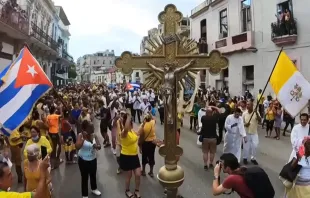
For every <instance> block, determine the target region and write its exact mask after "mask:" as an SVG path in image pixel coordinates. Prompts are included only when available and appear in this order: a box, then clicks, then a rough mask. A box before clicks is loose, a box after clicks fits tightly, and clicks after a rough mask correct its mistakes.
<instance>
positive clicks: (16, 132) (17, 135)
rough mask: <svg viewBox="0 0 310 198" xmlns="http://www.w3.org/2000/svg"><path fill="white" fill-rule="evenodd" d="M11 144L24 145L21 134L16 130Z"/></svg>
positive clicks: (10, 139) (12, 135)
mask: <svg viewBox="0 0 310 198" xmlns="http://www.w3.org/2000/svg"><path fill="white" fill-rule="evenodd" d="M14 138H19V139H18V140H17V141H12V139H14ZM9 143H10V145H11V146H17V145H20V144H22V143H23V140H22V139H21V137H20V133H19V132H18V131H17V130H14V131H13V132H12V133H11V135H10V137H9Z"/></svg>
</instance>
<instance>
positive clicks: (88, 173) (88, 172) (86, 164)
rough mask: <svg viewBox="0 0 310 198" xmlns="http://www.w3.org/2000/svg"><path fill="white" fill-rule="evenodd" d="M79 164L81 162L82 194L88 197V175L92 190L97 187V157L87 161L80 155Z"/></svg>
mask: <svg viewBox="0 0 310 198" xmlns="http://www.w3.org/2000/svg"><path fill="white" fill-rule="evenodd" d="M78 164H79V169H80V172H81V178H82V196H83V197H87V196H88V177H90V187H91V189H92V190H96V189H97V180H96V174H97V159H94V160H92V161H86V160H83V159H82V158H81V157H79V160H78Z"/></svg>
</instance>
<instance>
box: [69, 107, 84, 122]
mask: <svg viewBox="0 0 310 198" xmlns="http://www.w3.org/2000/svg"><path fill="white" fill-rule="evenodd" d="M81 112H82V110H81V109H78V110H75V109H73V110H72V111H71V115H72V117H73V118H74V119H76V120H77V119H79V117H80V115H81Z"/></svg>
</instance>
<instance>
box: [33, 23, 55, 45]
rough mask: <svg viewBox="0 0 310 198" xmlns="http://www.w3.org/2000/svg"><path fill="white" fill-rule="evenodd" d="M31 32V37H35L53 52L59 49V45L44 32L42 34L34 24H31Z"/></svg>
mask: <svg viewBox="0 0 310 198" xmlns="http://www.w3.org/2000/svg"><path fill="white" fill-rule="evenodd" d="M31 27H32V31H31V36H33V37H35V38H36V39H38V40H39V41H41V42H42V43H44V44H46V45H47V46H49V47H50V48H52V49H53V50H55V51H57V50H58V48H59V44H58V43H57V41H55V40H54V39H53V38H52V37H50V36H49V35H48V34H46V32H44V31H43V30H42V29H41V28H39V27H38V26H37V25H36V24H35V23H33V22H32V23H31Z"/></svg>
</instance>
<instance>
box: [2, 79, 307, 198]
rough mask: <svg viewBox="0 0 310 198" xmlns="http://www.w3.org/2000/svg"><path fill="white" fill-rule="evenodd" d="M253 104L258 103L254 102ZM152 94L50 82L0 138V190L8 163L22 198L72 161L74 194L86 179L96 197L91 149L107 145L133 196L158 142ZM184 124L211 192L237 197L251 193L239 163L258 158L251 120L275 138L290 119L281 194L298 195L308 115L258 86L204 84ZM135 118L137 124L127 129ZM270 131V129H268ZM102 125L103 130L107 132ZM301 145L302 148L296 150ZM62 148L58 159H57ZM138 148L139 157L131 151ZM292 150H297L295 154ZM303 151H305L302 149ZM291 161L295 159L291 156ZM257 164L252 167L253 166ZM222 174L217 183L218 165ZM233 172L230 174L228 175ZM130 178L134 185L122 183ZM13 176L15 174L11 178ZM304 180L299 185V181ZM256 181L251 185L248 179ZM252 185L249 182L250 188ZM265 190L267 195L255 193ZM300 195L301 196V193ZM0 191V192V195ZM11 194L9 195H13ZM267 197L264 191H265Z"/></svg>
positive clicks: (38, 193)
mask: <svg viewBox="0 0 310 198" xmlns="http://www.w3.org/2000/svg"><path fill="white" fill-rule="evenodd" d="M256 103H257V104H258V105H257V107H258V108H256ZM163 104H164V103H163V99H162V97H161V95H160V93H157V92H155V91H154V90H152V89H150V90H146V89H142V90H138V89H137V90H135V91H127V90H125V89H124V87H122V86H121V85H119V86H118V87H117V88H114V89H109V88H107V86H105V85H95V84H81V85H74V86H66V87H63V88H59V89H57V90H56V89H53V90H52V91H51V92H50V93H49V94H47V95H45V96H44V97H42V98H41V99H40V100H39V101H38V102H37V104H36V106H35V107H34V109H33V111H32V114H31V115H30V116H29V117H28V119H27V120H26V121H25V122H24V123H23V125H22V126H20V127H19V128H18V129H16V130H15V131H12V132H11V135H10V137H5V136H4V135H2V136H1V137H0V139H1V142H0V150H1V152H0V153H1V159H0V161H1V162H0V195H1V193H2V194H4V193H6V194H4V197H5V196H6V197H10V196H11V197H14V195H15V193H14V192H11V191H9V188H10V187H11V186H12V173H11V172H10V171H11V169H10V168H11V167H12V166H14V167H15V170H16V174H17V182H18V183H23V185H24V191H25V192H29V193H24V194H21V195H24V197H31V196H32V197H40V198H45V197H47V198H48V197H51V196H52V193H53V185H52V179H51V171H52V170H54V169H57V168H59V166H60V165H61V164H62V163H66V164H77V165H78V167H79V169H80V173H81V195H82V197H83V198H86V197H88V194H89V192H88V180H89V179H90V187H91V193H92V194H94V195H97V196H100V195H101V192H100V191H99V190H98V188H97V178H96V174H97V154H96V153H97V151H98V150H101V149H102V147H103V148H111V150H112V152H113V154H114V155H115V158H116V161H117V163H118V167H117V168H116V170H115V171H116V173H117V174H120V173H122V172H123V174H125V175H126V179H125V181H124V182H125V189H124V193H125V195H126V196H127V197H129V198H131V197H136V198H139V197H141V195H140V177H141V176H146V175H148V176H149V177H154V165H155V149H156V147H157V146H160V145H161V144H163V141H162V140H159V139H158V138H157V136H156V119H155V116H156V115H157V112H158V114H159V118H160V119H159V120H160V124H164V106H163ZM184 114H185V112H184V111H180V112H178V114H177V143H179V138H180V133H181V128H182V126H183V117H184ZM189 116H190V129H191V130H194V131H195V132H197V133H198V138H197V144H199V145H201V147H202V153H203V163H204V169H205V170H209V169H212V170H214V182H213V194H214V195H220V194H222V193H225V192H226V191H227V190H229V189H233V190H234V191H235V192H236V193H238V194H239V195H240V197H242V198H243V197H244V198H245V197H247V198H252V197H253V198H254V197H257V195H256V196H254V194H255V193H256V191H255V189H252V188H251V186H249V183H246V182H245V180H244V177H243V176H242V174H243V173H244V171H245V170H244V169H242V167H241V165H240V163H241V161H242V162H243V164H244V165H247V164H248V163H249V162H248V160H250V162H251V163H252V164H253V165H256V166H257V165H258V162H257V159H256V149H257V147H258V144H259V138H258V127H262V128H264V127H265V125H266V136H265V137H266V138H271V137H272V138H274V139H275V140H279V139H280V136H281V133H280V129H281V124H282V122H283V121H284V122H285V128H284V131H283V132H282V135H283V136H285V135H286V130H287V128H288V126H289V125H290V126H291V130H292V133H291V141H292V145H293V152H292V156H291V159H290V161H294V160H295V161H294V163H292V164H293V165H294V166H296V165H298V166H299V165H300V166H302V168H301V171H300V172H299V173H300V174H301V173H302V174H304V176H303V177H298V178H295V179H296V183H295V186H294V187H293V188H290V189H287V190H286V196H287V198H301V197H304V196H303V195H304V193H307V192H309V188H310V183H309V182H310V177H309V175H310V173H309V171H310V166H309V163H307V160H308V159H307V157H308V156H309V154H310V150H309V149H310V147H309V146H308V145H309V142H310V141H309V138H308V136H309V135H310V134H309V124H308V114H301V116H300V120H301V123H300V124H298V125H295V120H294V118H292V117H291V116H290V115H289V113H288V112H286V111H285V110H283V108H282V107H281V104H280V103H279V102H278V101H277V100H276V99H273V98H272V97H271V96H267V97H266V98H265V96H264V95H263V93H262V90H260V91H259V94H258V95H257V97H253V96H252V94H251V93H250V92H248V91H246V92H245V95H244V96H240V97H233V98H232V97H230V96H229V92H228V90H227V89H223V90H222V91H216V90H215V89H211V88H210V87H208V88H206V89H200V90H199V92H198V94H197V96H196V97H195V101H194V105H193V108H192V111H191V112H189ZM96 120H98V121H99V122H100V124H99V131H100V134H101V136H102V138H103V140H104V141H103V142H100V139H99V137H98V136H97V134H96V133H95V130H96V125H95V123H96ZM134 123H136V124H138V126H139V128H138V130H135V129H134ZM273 131H274V134H275V135H274V136H272V134H273ZM109 132H110V133H109ZM222 142H224V143H223V145H224V146H223V148H224V149H223V153H224V154H223V155H222V156H221V160H220V162H218V163H215V162H214V161H215V154H216V151H217V145H219V144H221V143H222ZM302 145H305V146H304V150H305V154H303V155H300V154H298V152H299V149H300V147H301V146H302ZM62 148H63V149H64V153H65V160H63V159H62V158H61V156H62V155H61V154H62ZM139 153H140V154H141V163H140V158H139ZM296 153H297V155H296ZM308 153H309V154H308ZM296 160H297V163H296ZM257 167H258V166H257ZM221 170H223V171H224V172H225V173H228V174H230V176H228V177H227V178H225V180H224V181H223V183H222V184H221V185H220V171H221ZM236 173H238V174H236ZM255 173H257V174H260V175H263V177H265V176H266V177H265V180H262V181H261V182H263V183H264V184H262V185H261V187H264V188H266V189H269V191H268V190H266V193H269V195H270V194H272V193H274V191H273V188H272V185H271V184H270V181H269V179H268V176H267V175H266V173H265V172H264V171H263V170H262V169H259V170H256V172H255ZM132 177H134V181H135V183H134V190H133V191H132V190H131V188H130V184H131V179H132ZM13 181H15V180H13ZM305 184H306V185H305ZM256 186H257V185H256ZM256 190H257V189H256ZM262 195H264V196H265V195H267V197H266V196H265V197H266V198H268V194H262ZM301 195H302V196H301ZM1 197H2V196H1ZM15 197H17V196H15ZM270 197H271V196H270Z"/></svg>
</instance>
